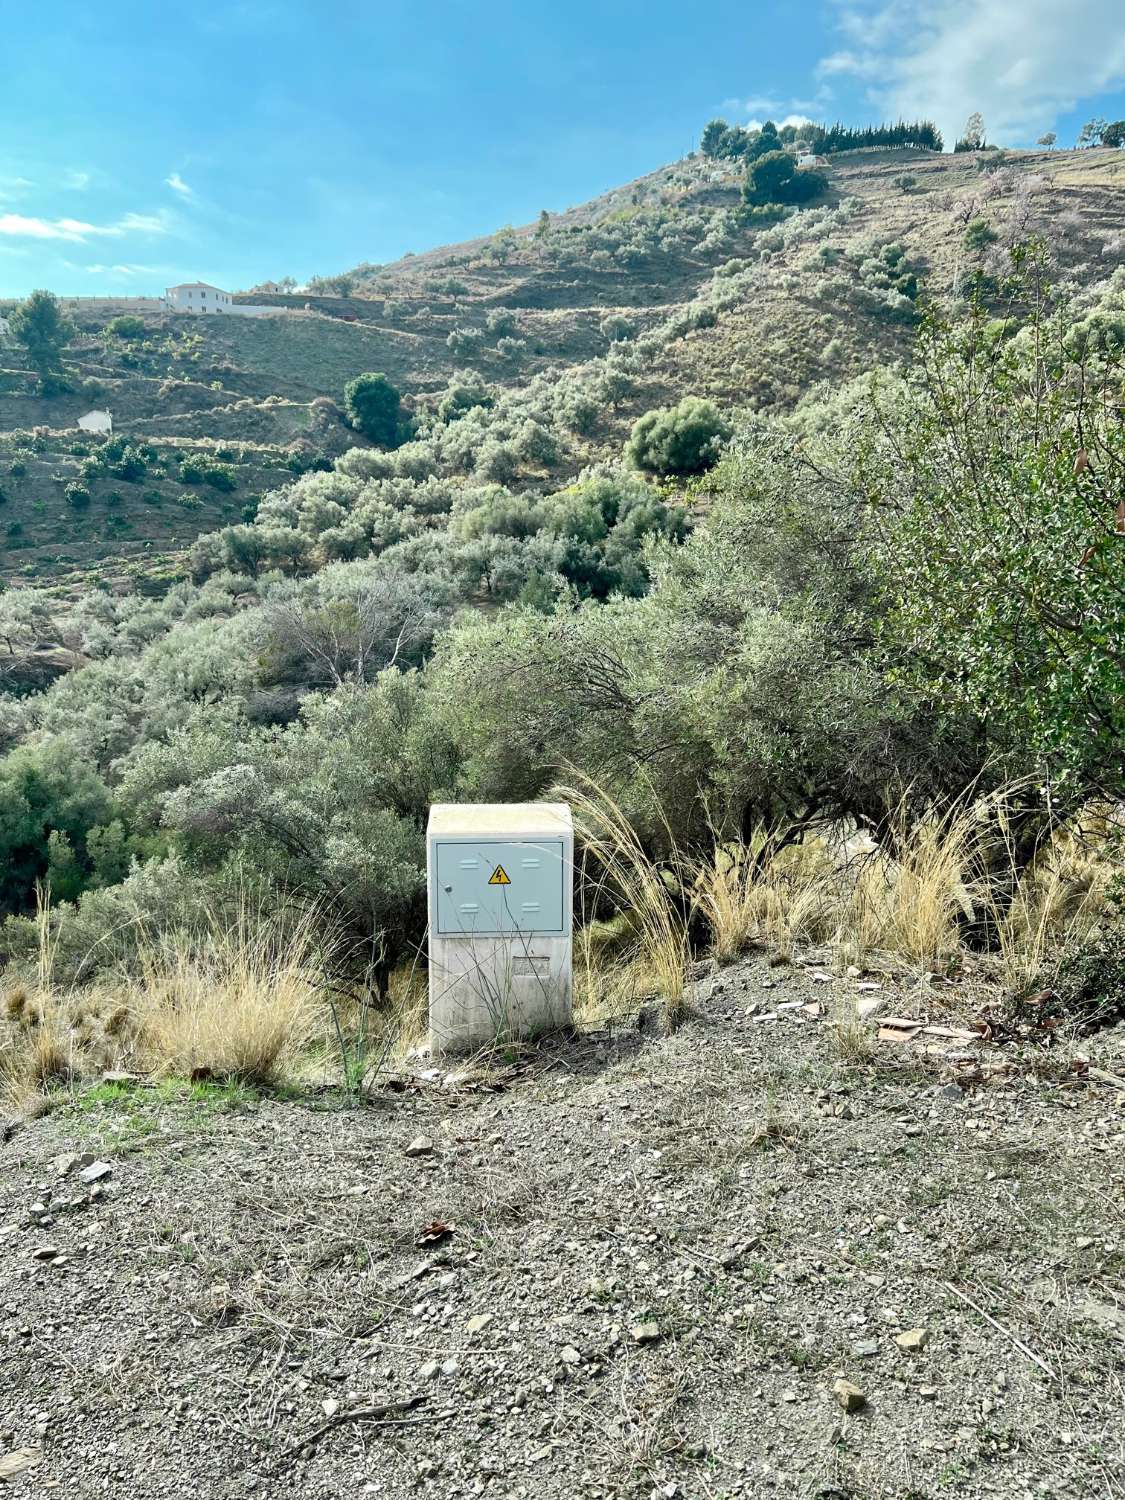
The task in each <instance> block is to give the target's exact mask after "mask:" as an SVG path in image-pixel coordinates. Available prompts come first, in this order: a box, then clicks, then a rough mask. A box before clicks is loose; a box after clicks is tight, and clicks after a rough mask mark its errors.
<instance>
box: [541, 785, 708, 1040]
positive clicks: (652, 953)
mask: <svg viewBox="0 0 1125 1500" xmlns="http://www.w3.org/2000/svg"><path fill="white" fill-rule="evenodd" d="M552 795H554V796H556V797H558V798H559V799H560V800H562V801H566V802H569V803H570V805H571V807H572V809H573V811H574V816H575V821H576V824H577V831H578V834H579V837H580V839H581V841H582V850H583V859H584V861H585V866H586V870H587V871H592V872H596V873H595V874H594V881H593V883H594V887H595V892H598V891H601V890H606V889H608V890H609V891H611V892H612V893H613V896H614V898H615V902H616V904H617V905H618V906H619V907H620V908H621V909H622V910H624V911H626V912H628V913H629V921H630V925H631V927H632V929H633V931H634V933H635V942H634V944H633V946H632V948H631V950H630V951H629V952H628V953H627V954H623V955H622V958H621V962H623V963H625V964H626V965H629V964H634V965H636V966H637V972H638V973H640V974H643V975H644V976H645V977H646V978H647V979H648V980H649V981H650V983H651V988H652V989H654V990H655V991H656V993H657V994H658V995H659V996H660V997H661V999H662V1000H663V1002H664V1007H665V1015H666V1018H667V1021H668V1024H669V1026H675V1025H676V1024H677V1023H678V1022H679V1021H680V1020H681V1019H682V1018H683V1016H684V1013H685V1010H686V1007H687V968H688V958H689V944H688V931H687V920H686V914H685V912H684V910H683V906H682V903H681V901H680V899H679V889H678V882H677V881H676V880H675V879H674V878H671V879H670V878H666V872H665V871H664V870H662V869H661V868H660V867H659V866H658V865H657V864H656V863H655V862H654V861H653V860H652V859H651V858H650V856H649V855H648V854H647V853H646V851H645V849H644V846H643V845H642V843H641V841H640V839H639V837H638V836H637V833H636V830H635V829H634V828H633V826H632V824H631V823H630V822H629V819H628V818H627V817H626V815H625V813H624V812H623V811H622V809H621V808H620V806H619V805H618V804H617V803H616V802H615V801H614V799H613V797H612V796H611V795H610V794H609V793H608V792H606V791H605V790H604V789H603V788H601V787H599V786H598V785H597V784H596V783H594V782H592V781H588V780H583V781H581V782H580V784H579V785H577V786H573V787H570V786H568V787H560V788H556V790H555V791H554V793H553V794H552ZM669 843H670V845H671V846H672V849H673V858H672V862H671V863H672V865H673V867H674V866H675V865H677V864H678V863H679V857H678V855H677V854H676V853H675V841H674V839H672V837H671V833H670V831H669ZM594 904H596V895H595V902H594ZM586 951H587V956H589V955H590V953H591V952H592V950H590V949H587V950H586ZM580 953H581V944H580ZM583 984H584V986H585V994H586V995H587V997H592V996H594V995H598V996H599V997H600V999H599V1000H596V1001H592V1000H590V999H587V1000H586V1001H585V1002H584V1003H586V1004H590V1003H593V1004H595V1005H597V1004H600V1003H602V1002H604V998H605V995H606V993H607V991H606V989H605V987H604V985H603V984H602V981H601V980H600V979H598V978H593V977H591V974H590V972H589V971H588V972H587V974H586V976H585V978H584V980H583ZM618 996H619V998H620V992H618Z"/></svg>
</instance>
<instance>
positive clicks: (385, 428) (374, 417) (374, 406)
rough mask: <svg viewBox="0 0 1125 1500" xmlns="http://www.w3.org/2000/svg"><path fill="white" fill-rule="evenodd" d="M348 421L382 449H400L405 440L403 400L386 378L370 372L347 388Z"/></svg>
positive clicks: (357, 378)
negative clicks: (403, 435) (402, 413)
mask: <svg viewBox="0 0 1125 1500" xmlns="http://www.w3.org/2000/svg"><path fill="white" fill-rule="evenodd" d="M344 407H345V410H346V411H347V414H348V420H349V422H351V424H352V426H353V427H354V428H356V430H357V431H359V432H362V433H363V435H364V437H367V438H370V439H371V441H372V442H373V443H376V444H377V445H378V446H379V447H380V448H397V447H398V445H399V444H400V443H401V441H402V415H401V397H400V396H399V393H398V391H397V390H396V389H395V387H394V386H393V385H392V384H391V382H390V381H389V380H388V379H387V377H386V376H385V375H379V374H376V373H375V372H374V371H372V370H369V371H367V373H366V374H363V375H357V376H356V378H355V379H354V380H349V381H348V383H347V385H346V386H345V387H344Z"/></svg>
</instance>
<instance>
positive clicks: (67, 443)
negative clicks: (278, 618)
mask: <svg viewBox="0 0 1125 1500" xmlns="http://www.w3.org/2000/svg"><path fill="white" fill-rule="evenodd" d="M904 174H905V175H906V176H908V177H909V178H910V179H912V181H911V182H910V183H909V184H907V183H905V182H904V181H903V178H904ZM828 175H829V191H828V193H827V194H826V195H825V197H824V199H823V200H822V201H820V202H817V203H815V204H813V205H812V206H811V207H810V208H808V209H806V210H804V211H802V212H800V213H796V214H794V215H793V216H792V217H791V218H788V219H786V220H784V221H783V222H781V223H778V224H773V225H767V226H766V227H748V226H746V225H745V224H743V223H741V222H739V220H738V218H737V215H736V210H737V208H738V205H739V201H740V181H741V179H740V175H739V173H738V172H736V171H735V170H734V169H733V168H732V167H731V166H730V165H729V164H723V163H718V162H713V161H708V160H706V159H704V158H702V157H694V158H690V159H687V160H685V161H682V162H679V163H675V164H673V165H671V166H668V167H665V168H662V169H660V170H659V171H657V172H654V173H652V174H650V175H649V176H647V177H644V178H641V179H638V180H637V181H636V182H634V183H630V184H627V185H626V186H624V187H622V188H619V189H617V190H615V191H613V192H610V193H608V194H605V195H603V196H602V197H600V198H597V199H594V200H592V201H591V202H590V203H588V204H585V205H582V206H580V207H578V208H574V209H571V210H568V211H566V212H565V213H561V214H558V215H555V216H549V217H548V219H546V220H544V221H543V222H542V223H541V224H538V225H530V226H525V227H524V228H522V229H518V230H503V231H501V232H499V233H498V234H496V235H494V236H492V237H491V238H488V239H483V240H477V241H472V242H468V243H466V244H462V245H454V246H447V247H444V248H441V249H436V250H433V251H429V252H427V253H425V254H420V255H416V256H411V257H408V258H406V259H404V260H402V261H399V262H397V263H395V264H393V265H389V266H386V267H383V268H380V269H377V270H374V269H372V268H362V267H361V268H359V269H357V270H356V271H355V272H351V273H345V274H344V275H343V276H341V277H339V278H335V282H336V285H337V287H338V289H339V290H341V291H344V292H346V293H347V295H346V296H333V295H324V292H323V288H321V289H320V291H318V293H317V294H297V295H295V296H292V297H288V298H285V297H275V298H272V299H267V300H272V301H274V302H276V303H277V304H278V308H279V316H278V317H276V318H263V319H260V320H257V319H255V320H251V319H245V320H240V319H229V320H217V319H206V320H204V319H197V320H194V321H191V322H190V323H189V322H188V321H187V320H186V319H184V318H177V319H170V318H166V317H156V318H152V317H149V318H146V325H147V326H146V336H145V338H144V339H143V340H142V341H126V340H122V339H120V338H115V337H113V336H112V335H107V334H106V333H105V331H104V321H105V320H104V319H101V320H98V319H91V318H84V319H80V323H79V335H78V337H76V339H75V340H74V342H73V344H72V346H71V349H70V350H69V360H70V363H71V366H72V373H73V374H74V376H75V377H76V381H81V382H85V383H86V384H85V386H84V387H83V388H82V389H78V390H76V391H75V392H74V393H72V394H70V395H65V396H59V397H54V398H52V399H51V400H49V401H47V400H43V399H42V398H40V397H38V396H36V395H35V394H34V393H33V391H32V389H31V386H32V381H31V380H30V377H29V375H28V373H27V372H26V371H25V370H22V369H20V368H19V367H18V364H15V363H13V355H14V350H12V349H10V348H9V349H7V350H4V351H0V363H2V364H3V366H5V367H4V368H0V493H2V495H3V497H4V502H3V503H4V510H3V517H2V524H0V544H2V551H0V577H8V578H11V579H24V580H35V579H38V580H41V581H46V580H55V581H56V582H63V581H66V580H69V581H70V583H71V584H73V583H75V582H77V581H78V580H79V578H80V577H81V576H82V574H83V573H84V572H85V571H86V570H90V569H92V570H94V572H95V573H96V574H97V575H98V576H101V577H103V578H104V579H106V580H107V581H115V580H116V581H117V584H118V586H120V584H121V583H123V582H124V580H125V579H126V578H128V577H133V578H139V579H141V580H144V582H143V584H142V586H144V587H146V588H154V589H160V588H162V587H164V586H166V584H167V582H168V581H169V580H171V579H173V578H175V577H177V576H182V573H183V568H184V553H185V549H186V547H187V546H188V545H189V544H190V543H191V541H192V539H193V538H194V536H196V535H198V534H199V533H201V532H205V531H209V530H212V529H214V528H215V527H216V526H218V525H223V524H229V523H230V522H231V521H237V520H238V519H239V517H240V516H241V515H243V514H252V513H253V509H254V506H255V504H256V502H257V500H258V499H259V498H260V497H261V495H262V494H264V493H266V492H267V491H269V490H270V489H273V488H276V487H277V486H278V485H279V484H282V483H284V482H285V481H286V480H287V479H289V478H290V477H291V476H292V474H293V473H294V472H300V470H301V469H302V468H303V467H307V466H308V465H309V464H310V463H311V464H315V463H317V462H323V461H326V460H328V459H331V458H332V457H334V456H336V455H337V454H338V453H340V452H341V451H343V450H344V449H345V448H347V447H348V446H351V445H354V444H356V443H360V444H361V445H362V440H361V439H359V438H358V437H357V435H356V434H355V433H354V432H352V431H351V430H350V429H349V428H348V427H347V426H346V425H345V424H344V423H343V422H342V420H341V418H340V414H339V410H338V405H337V403H339V402H340V400H341V398H342V392H343V387H344V385H345V383H346V382H347V381H348V380H349V379H350V378H351V377H352V376H354V375H355V374H358V373H360V372H361V371H363V370H366V369H375V370H381V371H383V372H385V373H386V374H387V375H388V376H389V378H390V379H391V380H392V381H394V382H395V384H396V385H398V387H399V388H400V389H401V390H402V392H403V393H404V397H405V399H406V403H407V407H408V409H413V410H414V412H415V413H416V414H418V415H420V416H421V417H422V419H423V421H424V420H425V419H426V417H427V415H428V414H429V413H431V412H432V410H433V408H434V406H435V405H436V403H437V402H438V400H439V399H440V397H441V395H442V393H443V392H445V390H446V389H447V387H448V386H449V384H450V382H451V381H452V380H454V379H455V378H456V379H462V380H463V379H464V377H465V376H466V374H469V375H471V377H473V378H475V379H477V380H479V381H480V382H482V383H483V384H484V385H485V386H486V387H487V388H489V389H491V390H493V391H495V392H497V393H503V392H505V391H511V392H521V391H526V390H527V389H528V387H529V382H531V381H533V380H535V378H536V377H540V378H539V381H538V388H539V390H540V405H541V406H542V405H549V404H550V402H551V396H550V393H551V392H552V391H554V392H556V394H557V398H558V400H560V401H561V400H562V399H563V396H564V387H565V382H566V381H567V380H569V382H570V389H571V391H572V392H573V390H574V388H575V385H576V383H577V384H585V385H587V386H596V385H597V383H598V382H599V381H603V380H604V377H605V375H606V372H607V370H610V371H612V372H613V373H614V374H615V377H616V378H615V380H614V381H613V382H611V388H610V394H611V399H609V400H608V401H601V402H600V403H599V409H598V411H597V412H596V414H594V415H592V416H591V418H590V419H589V420H588V421H586V422H582V423H579V424H578V426H579V427H580V428H581V430H580V431H577V432H573V431H572V432H571V434H570V435H569V436H568V437H567V438H566V440H565V441H564V442H563V443H562V444H561V445H560V446H559V451H558V452H557V455H556V458H555V461H554V463H553V465H552V477H553V478H554V479H556V480H558V479H565V478H566V476H567V475H568V474H573V473H575V472H576V471H577V470H578V469H579V468H580V467H581V466H582V465H583V464H586V463H589V462H590V461H592V460H594V459H597V458H599V457H602V456H612V455H615V454H616V453H617V452H618V451H619V449H620V446H621V443H622V441H623V439H624V437H625V436H626V435H627V432H628V429H629V427H630V425H631V423H632V422H633V421H634V420H635V418H636V417H637V416H638V415H639V414H640V413H641V412H644V411H646V410H648V409H650V408H653V407H656V406H660V405H663V404H666V403H669V402H674V401H675V400H678V399H679V397H680V396H682V395H684V394H685V393H691V394H696V395H701V396H707V397H711V398H713V399H714V400H715V401H716V402H717V403H718V404H719V405H720V406H721V407H722V408H723V409H724V410H728V411H738V410H773V411H781V410H787V409H790V408H792V407H793V406H794V405H795V404H796V403H797V402H798V401H799V400H800V399H801V397H802V395H803V394H805V393H806V392H807V391H808V390H809V389H810V388H811V387H812V386H813V385H815V384H816V383H817V382H820V381H829V382H833V383H842V382H844V381H846V380H847V379H848V378H849V377H850V376H852V375H855V374H857V373H859V372H861V371H863V370H866V369H869V368H871V367H873V366H874V365H876V364H884V363H886V362H887V361H889V360H893V359H895V358H898V357H901V356H903V355H905V354H906V353H907V352H908V350H909V348H910V345H911V341H912V336H913V325H914V318H915V302H916V300H917V299H918V298H919V297H944V296H948V295H949V294H951V293H954V292H956V291H957V290H958V289H959V288H962V287H963V286H964V285H965V283H966V280H967V277H968V275H969V274H970V272H971V271H972V270H973V269H974V267H975V266H976V265H977V264H978V263H980V262H982V261H983V260H984V259H985V258H986V256H985V255H984V254H983V253H981V254H976V253H974V252H970V251H968V250H967V249H966V248H965V244H964V234H965V226H966V224H967V223H969V222H970V221H972V220H973V219H976V218H983V219H984V220H986V221H987V223H988V224H989V226H990V227H991V229H992V231H993V232H994V233H995V234H996V236H997V239H996V242H995V243H996V246H997V248H998V249H999V248H1002V247H1003V245H1004V244H1005V243H1006V242H1009V241H1011V240H1012V239H1014V238H1019V237H1021V236H1023V235H1024V234H1026V233H1027V232H1028V231H1029V230H1031V229H1034V230H1037V231H1039V232H1041V233H1044V234H1045V235H1046V237H1047V238H1048V240H1049V241H1050V243H1051V245H1052V248H1053V251H1054V254H1055V256H1056V260H1057V263H1058V266H1059V269H1060V271H1061V273H1062V275H1063V276H1064V278H1066V279H1068V280H1070V281H1071V282H1072V283H1073V284H1074V285H1075V286H1077V287H1083V286H1086V285H1089V284H1091V283H1093V282H1094V281H1096V280H1097V279H1099V278H1102V277H1104V276H1106V275H1107V274H1108V273H1109V272H1110V271H1111V270H1112V269H1113V268H1114V266H1115V265H1118V264H1120V263H1121V261H1122V259H1123V257H1125V192H1123V191H1122V190H1123V188H1125V153H1122V152H1119V151H1101V150H1099V151H1084V152H1059V153H1042V152H1040V153H1033V152H1012V153H1003V154H1001V153H994V152H987V153H977V154H971V153H970V154H965V155H960V156H953V155H935V154H932V153H924V152H913V151H893V152H892V151H869V152H853V153H844V154H842V155H839V156H836V157H833V158H832V159H831V165H830V168H829V172H828ZM904 287H905V288H906V294H905V295H904V293H903V291H902V288H904ZM626 351H630V352H631V355H632V357H629V356H628V355H627V354H626ZM622 377H626V378H622ZM91 405H104V406H106V407H108V408H109V409H110V410H111V411H112V412H113V415H114V422H115V429H116V431H117V432H118V433H119V434H123V435H125V436H126V437H128V438H130V439H135V440H138V441H144V442H145V443H148V444H150V445H151V448H152V457H151V461H150V464H149V471H150V472H148V473H146V475H145V476H144V477H143V478H142V479H141V480H140V482H139V483H132V482H127V483H125V484H124V485H122V484H121V483H118V482H116V480H115V479H114V476H112V475H109V476H105V478H104V482H103V480H101V479H95V480H94V482H93V483H92V485H90V486H88V488H89V491H90V503H89V506H88V507H86V508H75V506H74V505H72V504H70V503H69V502H68V500H67V497H66V488H67V485H68V484H72V483H73V482H74V481H75V480H76V479H78V478H79V477H80V476H79V468H80V465H81V463H82V461H83V459H84V458H86V457H87V456H88V455H89V453H90V452H91V451H92V450H93V449H94V448H95V447H96V446H97V444H96V440H90V439H87V438H85V437H84V436H79V435H77V434H75V433H74V432H72V431H69V430H68V429H70V428H72V426H73V424H74V423H75V422H76V420H77V418H78V416H79V415H80V414H81V413H82V412H83V411H85V410H87V409H88V408H89V407H90V406H91ZM32 433H34V434H35V435H34V436H31V435H30V434H32ZM184 456H189V457H190V456H197V457H198V456H202V457H203V458H204V459H205V460H212V459H215V458H216V457H217V458H218V461H219V462H220V463H223V464H225V465H227V466H228V468H229V470H230V472H231V475H232V476H233V480H234V484H233V488H231V489H228V490H226V491H223V492H218V491H217V490H216V489H214V488H213V487H212V486H209V485H208V484H206V483H201V484H189V485H187V486H185V485H184V484H182V483H181V482H180V479H179V470H178V465H179V463H180V461H181V460H182V458H183V457H184ZM511 480H512V482H514V483H515V484H516V485H517V486H519V485H520V484H528V483H532V484H535V483H541V482H542V471H541V470H540V469H536V468H535V467H534V466H532V467H530V468H529V467H527V466H524V467H523V468H522V469H518V471H517V472H516V473H514V474H513V475H511ZM114 497H117V498H114Z"/></svg>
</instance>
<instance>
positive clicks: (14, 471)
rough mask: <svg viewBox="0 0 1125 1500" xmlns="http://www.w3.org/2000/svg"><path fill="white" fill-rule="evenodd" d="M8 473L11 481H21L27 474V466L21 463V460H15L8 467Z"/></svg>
mask: <svg viewBox="0 0 1125 1500" xmlns="http://www.w3.org/2000/svg"><path fill="white" fill-rule="evenodd" d="M8 473H9V474H10V475H11V476H12V478H13V479H22V478H23V477H24V475H25V474H26V473H27V465H26V464H25V463H24V462H23V460H22V459H20V458H17V459H16V461H15V462H14V463H13V464H12V465H11V466H10V467H9V469H8Z"/></svg>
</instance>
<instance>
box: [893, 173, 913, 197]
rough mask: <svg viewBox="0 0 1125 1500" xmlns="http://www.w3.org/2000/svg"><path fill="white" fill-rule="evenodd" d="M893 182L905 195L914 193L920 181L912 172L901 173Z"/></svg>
mask: <svg viewBox="0 0 1125 1500" xmlns="http://www.w3.org/2000/svg"><path fill="white" fill-rule="evenodd" d="M893 180H894V185H895V187H896V188H898V190H899V192H900V193H903V194H904V195H905V194H909V193H911V192H913V190H914V189H915V188H916V187H917V186H918V179H917V177H915V176H914V174H913V173H912V172H900V173H899V174H898V176H897V177H895V178H894V179H893Z"/></svg>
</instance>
